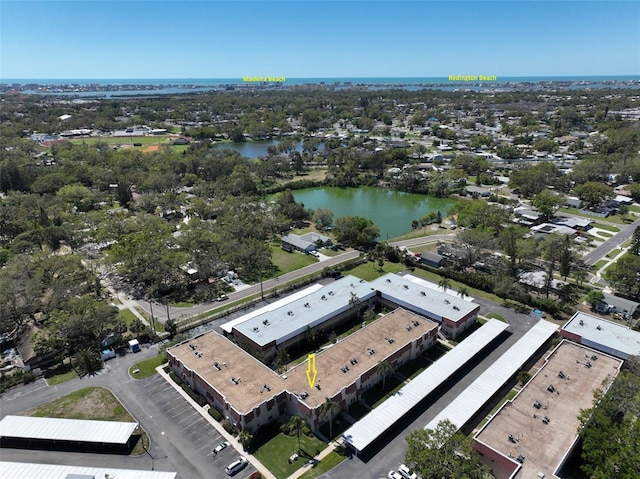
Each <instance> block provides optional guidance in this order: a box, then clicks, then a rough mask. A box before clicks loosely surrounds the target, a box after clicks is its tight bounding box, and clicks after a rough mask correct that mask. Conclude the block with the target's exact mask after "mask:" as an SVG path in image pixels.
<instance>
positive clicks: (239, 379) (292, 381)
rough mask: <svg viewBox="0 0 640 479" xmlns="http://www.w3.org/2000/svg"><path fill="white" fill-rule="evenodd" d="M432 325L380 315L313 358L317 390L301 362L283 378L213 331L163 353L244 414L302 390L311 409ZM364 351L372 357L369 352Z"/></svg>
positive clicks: (409, 316) (407, 316)
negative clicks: (179, 363)
mask: <svg viewBox="0 0 640 479" xmlns="http://www.w3.org/2000/svg"><path fill="white" fill-rule="evenodd" d="M408 326H410V327H411V328H410V329H409V328H408ZM437 327H438V325H437V324H436V323H434V322H432V321H430V320H428V319H425V318H423V317H420V316H417V315H415V314H413V313H410V312H408V311H404V310H401V309H398V310H395V311H393V312H391V313H389V314H387V315H385V316H383V317H381V318H380V319H378V320H376V321H374V322H373V323H371V324H369V325H368V326H367V327H365V328H362V329H360V330H358V331H357V332H355V333H354V334H352V335H350V336H349V337H347V338H345V339H344V340H342V341H339V342H338V343H336V344H335V345H333V346H331V347H329V348H328V349H326V350H324V351H322V352H320V353H318V354H316V369H317V371H318V374H317V377H316V384H320V387H321V390H318V389H316V388H313V390H311V389H310V388H309V383H308V381H307V375H306V371H307V361H304V362H303V363H301V364H299V365H298V366H296V367H295V368H293V369H292V370H289V371H287V373H286V377H287V379H284V377H283V376H279V375H278V374H276V373H275V372H274V371H273V370H271V369H270V368H268V367H267V366H265V365H264V364H262V363H261V362H260V361H258V360H257V359H255V358H254V357H253V356H251V355H250V354H249V353H247V352H246V351H244V350H242V349H241V348H239V347H238V346H236V345H235V344H234V343H232V342H231V341H229V340H228V339H226V338H224V337H223V336H221V335H219V334H217V333H215V332H209V333H206V334H203V335H202V336H198V337H196V338H194V339H192V340H189V341H187V342H184V343H182V344H180V345H178V346H174V347H173V348H170V349H169V352H170V353H171V354H173V355H174V356H175V357H176V358H178V359H179V360H180V361H182V363H183V364H184V365H185V366H186V367H187V368H189V369H191V370H194V371H197V373H198V374H199V375H200V376H201V377H202V378H203V379H204V380H205V381H207V382H208V383H209V384H211V385H212V386H213V387H214V388H215V389H216V390H218V392H220V393H221V394H222V395H223V396H224V397H225V398H226V399H227V401H229V403H231V404H232V405H233V407H234V408H235V409H236V410H237V411H239V412H241V413H248V412H249V411H251V410H252V409H253V408H255V407H257V406H259V405H260V404H261V403H263V402H264V401H267V400H268V399H271V398H272V397H274V396H277V395H279V394H280V393H281V392H283V391H285V390H288V391H289V392H291V393H294V394H301V393H302V392H307V393H308V394H309V396H308V397H307V398H305V399H304V401H303V402H304V403H305V404H307V405H308V406H309V407H311V408H315V407H317V406H319V405H320V404H321V403H323V402H324V400H325V399H326V398H327V397H332V396H334V395H336V394H337V393H338V392H339V391H340V390H342V389H343V388H344V387H346V386H348V385H350V384H351V383H353V382H354V381H355V380H356V378H357V377H359V376H360V375H362V374H363V373H364V372H365V371H368V370H369V369H371V368H373V367H376V366H377V364H378V362H379V361H381V360H383V359H385V358H386V357H388V356H390V355H391V354H393V353H394V352H395V351H397V350H398V349H399V348H401V347H403V346H404V345H406V344H407V343H410V342H411V341H413V340H414V339H416V338H418V337H420V336H422V335H424V334H425V333H426V332H428V331H430V330H432V329H435V328H437ZM385 338H392V339H393V342H392V343H389V341H387V340H386V339H385ZM192 346H193V347H194V348H193V349H192ZM368 349H371V350H373V351H374V354H369V352H368ZM196 353H198V354H196ZM353 358H356V359H357V361H358V362H357V363H356V364H351V362H350V360H351V359H353ZM216 363H217V364H218V367H216V366H215V364H216ZM345 365H346V366H349V370H348V371H347V372H342V370H341V369H340V368H341V367H343V366H345ZM234 380H235V381H234ZM265 385H267V386H268V389H267V388H265Z"/></svg>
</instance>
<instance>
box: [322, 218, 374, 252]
mask: <svg viewBox="0 0 640 479" xmlns="http://www.w3.org/2000/svg"><path fill="white" fill-rule="evenodd" d="M333 232H334V234H335V236H336V239H337V240H338V241H339V242H341V243H344V244H346V245H348V246H352V247H354V248H366V247H368V246H370V245H371V244H372V243H373V242H374V241H375V240H376V238H377V237H378V235H379V234H380V229H379V228H378V227H377V226H376V225H375V224H374V223H373V221H371V220H369V219H367V218H362V217H360V216H341V217H340V218H337V219H336V221H335V226H334V229H333Z"/></svg>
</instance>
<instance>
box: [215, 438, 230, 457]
mask: <svg viewBox="0 0 640 479" xmlns="http://www.w3.org/2000/svg"><path fill="white" fill-rule="evenodd" d="M230 445H231V444H229V443H228V442H227V441H224V442H221V443H220V444H219V445H217V446H216V447H215V448H214V449H213V453H214V454H218V453H219V452H221V451H224V450H225V449H226V448H228V447H229V446H230Z"/></svg>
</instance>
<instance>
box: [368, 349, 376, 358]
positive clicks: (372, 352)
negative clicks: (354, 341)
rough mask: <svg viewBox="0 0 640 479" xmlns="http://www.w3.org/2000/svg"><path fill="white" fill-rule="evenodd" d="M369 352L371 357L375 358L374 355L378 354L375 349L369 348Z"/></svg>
mask: <svg viewBox="0 0 640 479" xmlns="http://www.w3.org/2000/svg"><path fill="white" fill-rule="evenodd" d="M367 352H368V353H369V355H370V356H373V355H374V354H376V351H375V349H371V348H367Z"/></svg>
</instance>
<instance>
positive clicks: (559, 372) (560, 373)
mask: <svg viewBox="0 0 640 479" xmlns="http://www.w3.org/2000/svg"><path fill="white" fill-rule="evenodd" d="M558 377H559V378H560V379H564V373H563V372H562V371H558Z"/></svg>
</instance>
